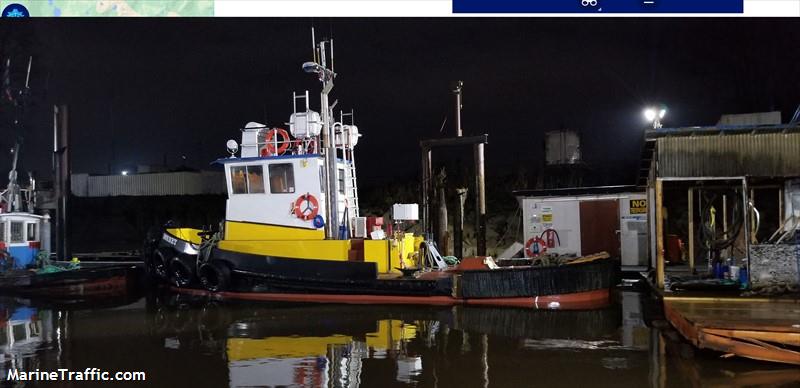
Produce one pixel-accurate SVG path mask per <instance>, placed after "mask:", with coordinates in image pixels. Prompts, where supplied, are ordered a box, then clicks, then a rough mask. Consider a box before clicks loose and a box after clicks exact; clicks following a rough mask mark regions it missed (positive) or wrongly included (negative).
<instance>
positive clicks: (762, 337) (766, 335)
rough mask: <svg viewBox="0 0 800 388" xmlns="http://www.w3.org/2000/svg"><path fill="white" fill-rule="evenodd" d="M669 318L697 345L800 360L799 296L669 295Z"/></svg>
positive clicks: (750, 355) (754, 356) (765, 358)
mask: <svg viewBox="0 0 800 388" xmlns="http://www.w3.org/2000/svg"><path fill="white" fill-rule="evenodd" d="M663 300H664V313H665V315H666V317H667V319H668V320H669V321H670V323H671V324H672V326H674V327H675V328H676V329H677V330H678V331H679V332H680V333H681V335H683V336H684V337H685V338H686V339H687V340H688V341H690V342H691V343H692V344H693V345H695V346H696V347H698V348H701V349H702V348H706V349H712V350H716V351H720V352H723V353H725V354H726V356H730V355H737V356H741V357H747V358H752V359H756V360H763V361H773V362H780V363H788V364H794V365H800V299H796V298H781V299H775V298H746V297H738V296H698V295H697V294H695V295H688V294H682V295H664V296H663Z"/></svg>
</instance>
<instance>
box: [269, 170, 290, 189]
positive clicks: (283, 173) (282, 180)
mask: <svg viewBox="0 0 800 388" xmlns="http://www.w3.org/2000/svg"><path fill="white" fill-rule="evenodd" d="M269 191H270V192H271V193H273V194H281V193H294V167H293V166H292V164H291V163H280V164H270V165H269Z"/></svg>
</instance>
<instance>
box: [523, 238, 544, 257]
mask: <svg viewBox="0 0 800 388" xmlns="http://www.w3.org/2000/svg"><path fill="white" fill-rule="evenodd" d="M531 248H532V249H531ZM545 252H547V242H546V241H544V239H543V238H541V237H538V236H536V237H531V238H530V240H528V242H526V243H525V257H538V256H540V255H543V254H544V253H545Z"/></svg>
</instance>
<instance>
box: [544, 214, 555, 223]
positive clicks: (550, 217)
mask: <svg viewBox="0 0 800 388" xmlns="http://www.w3.org/2000/svg"><path fill="white" fill-rule="evenodd" d="M542 222H544V223H552V222H553V215H552V214H542Z"/></svg>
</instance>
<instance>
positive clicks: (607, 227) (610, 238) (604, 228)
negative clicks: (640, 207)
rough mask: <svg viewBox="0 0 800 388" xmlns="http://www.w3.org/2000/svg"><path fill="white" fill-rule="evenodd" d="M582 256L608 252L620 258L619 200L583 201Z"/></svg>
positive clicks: (581, 207)
mask: <svg viewBox="0 0 800 388" xmlns="http://www.w3.org/2000/svg"><path fill="white" fill-rule="evenodd" d="M580 214H581V255H591V254H594V253H599V252H603V251H605V252H608V254H610V255H611V257H619V252H620V247H619V203H618V202H617V200H598V201H582V202H581V203H580Z"/></svg>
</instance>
